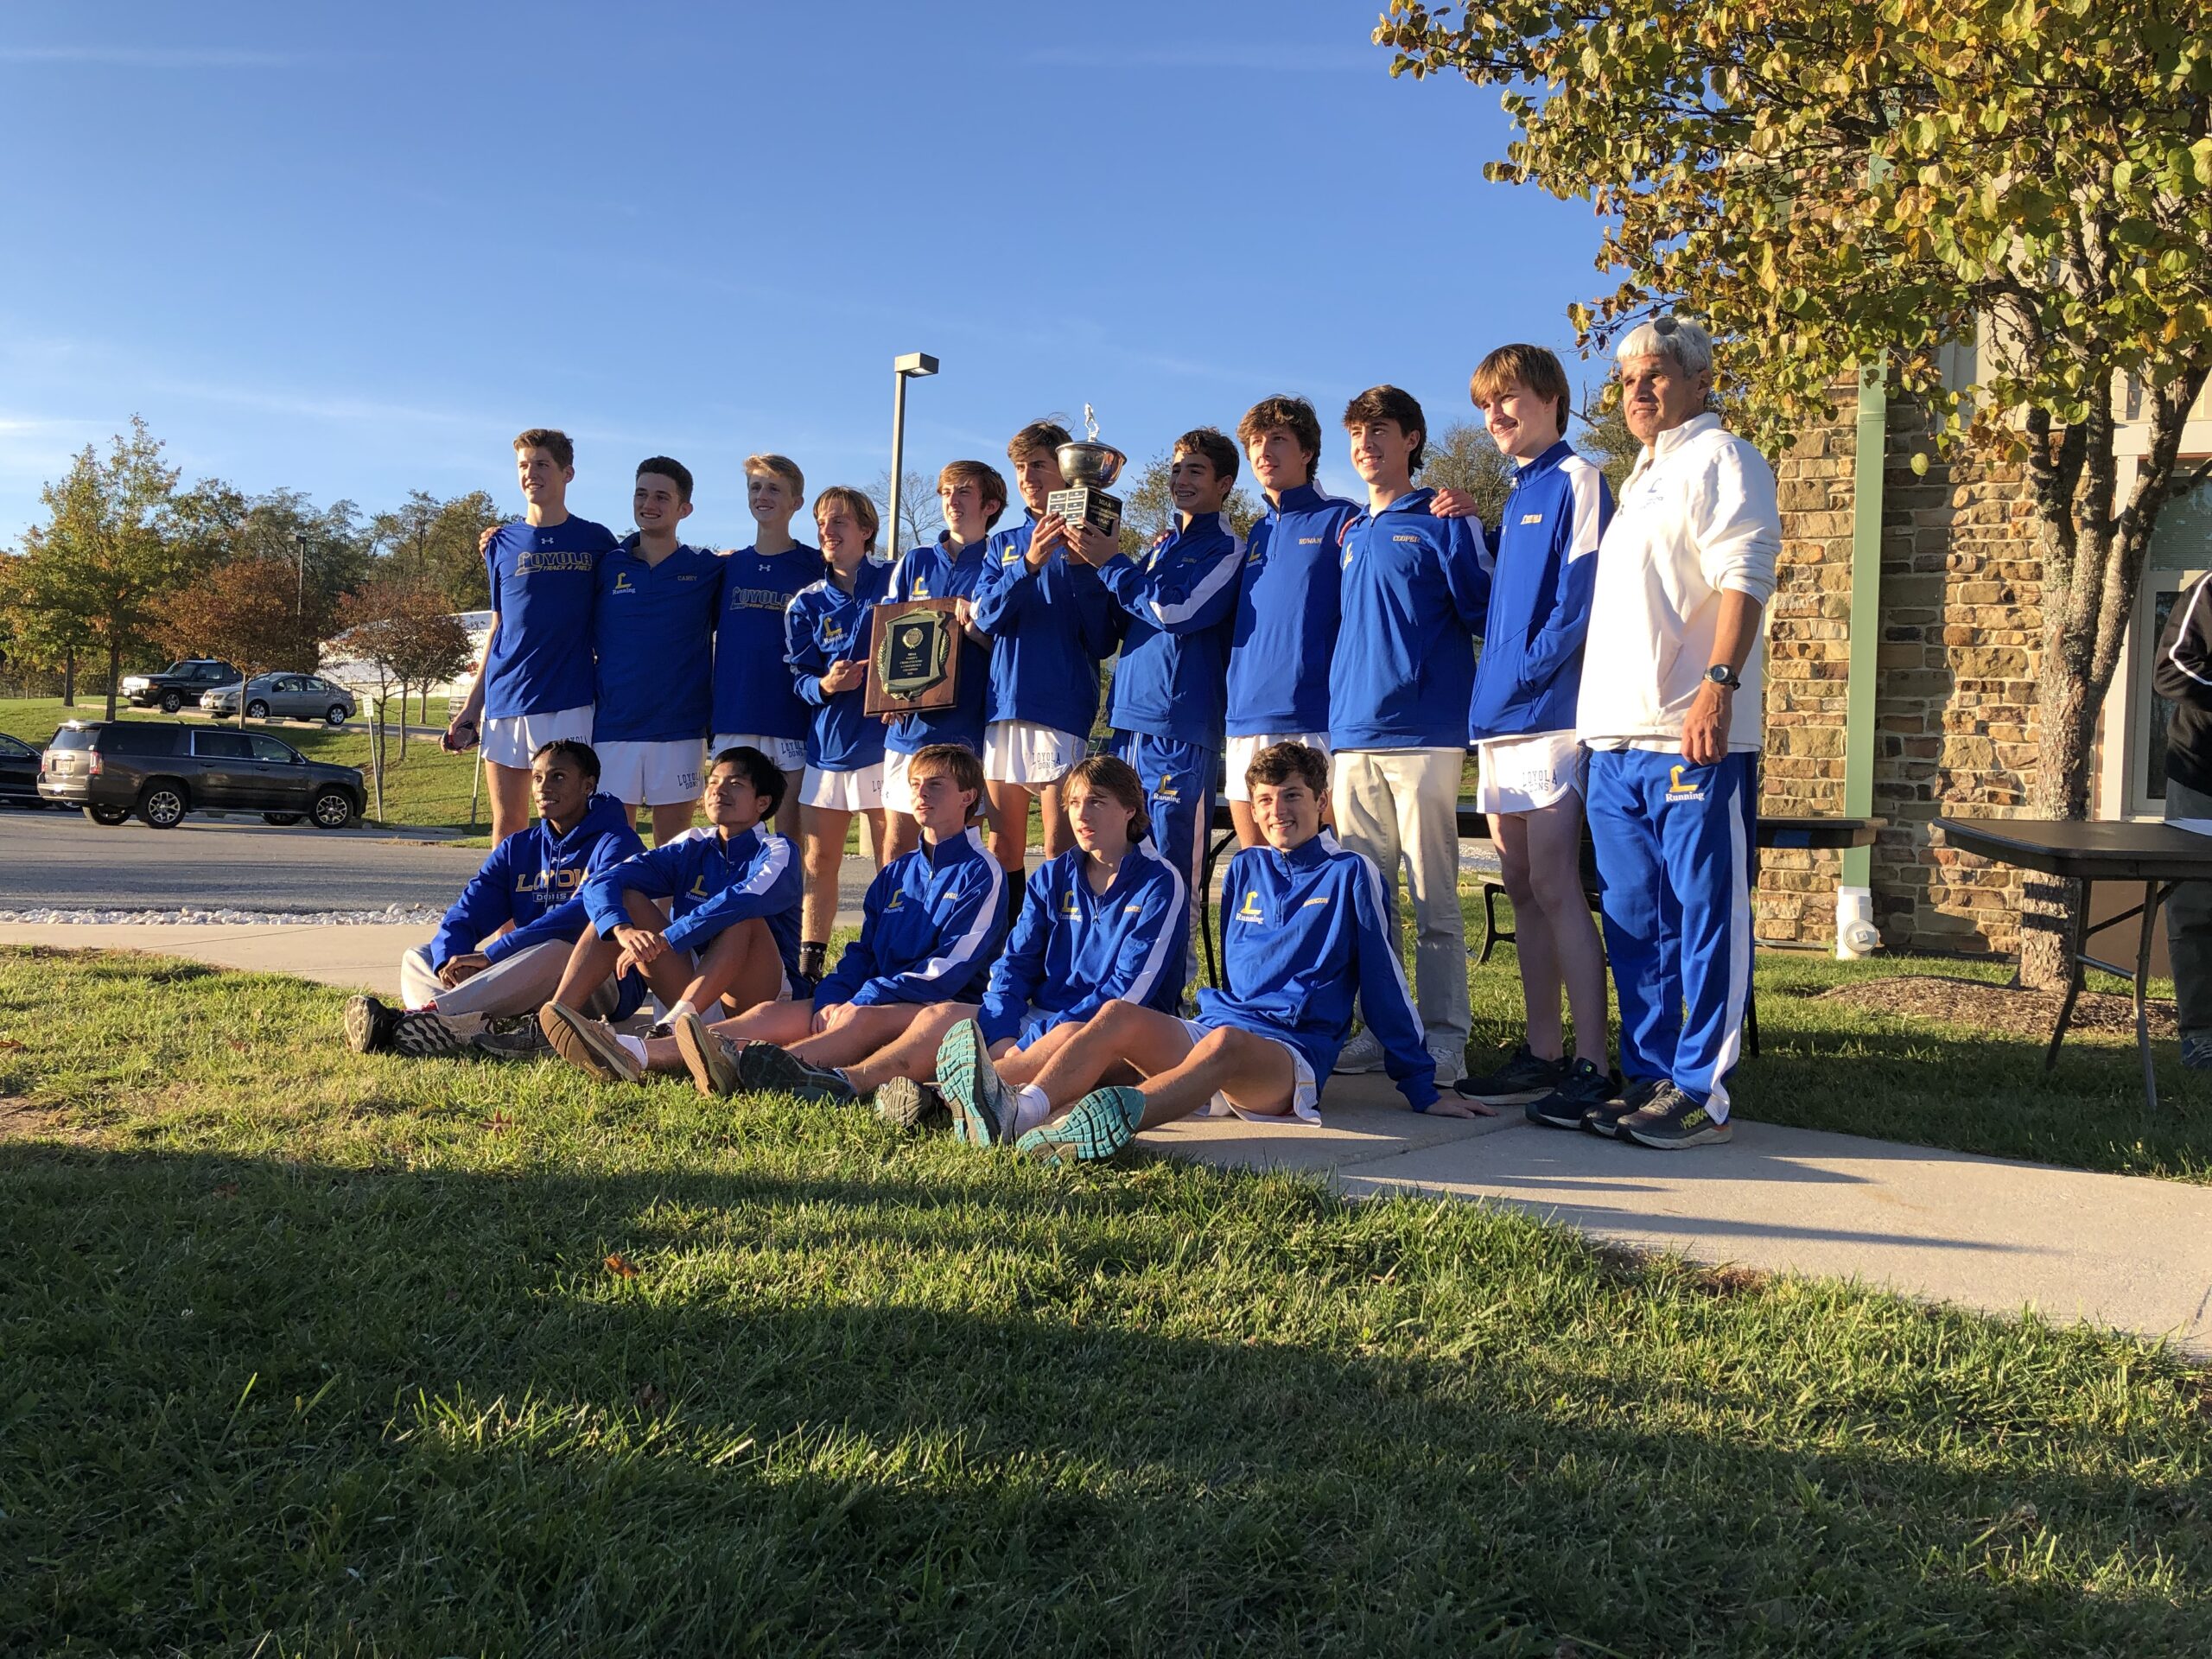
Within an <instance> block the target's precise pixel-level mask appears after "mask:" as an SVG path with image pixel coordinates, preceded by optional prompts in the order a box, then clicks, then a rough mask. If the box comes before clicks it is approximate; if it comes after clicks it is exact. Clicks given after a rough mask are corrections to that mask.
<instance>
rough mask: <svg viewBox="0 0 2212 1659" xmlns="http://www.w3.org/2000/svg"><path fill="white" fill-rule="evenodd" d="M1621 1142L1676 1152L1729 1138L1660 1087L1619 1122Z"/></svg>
mask: <svg viewBox="0 0 2212 1659" xmlns="http://www.w3.org/2000/svg"><path fill="white" fill-rule="evenodd" d="M1619 1134H1620V1137H1621V1139H1622V1140H1624V1141H1635V1142H1637V1144H1638V1145H1639V1146H1646V1147H1658V1148H1659V1149H1660V1150H1661V1151H1662V1152H1679V1151H1681V1149H1682V1148H1683V1147H1709V1146H1713V1145H1717V1144H1718V1143H1719V1142H1721V1141H1726V1140H1727V1139H1728V1138H1729V1134H1730V1131H1729V1128H1728V1126H1727V1125H1726V1123H1722V1122H1716V1121H1715V1120H1714V1118H1713V1114H1712V1113H1710V1112H1708V1111H1707V1110H1706V1109H1705V1108H1704V1107H1702V1106H1700V1105H1699V1104H1698V1103H1696V1102H1695V1101H1694V1100H1692V1099H1691V1098H1690V1097H1689V1096H1688V1095H1686V1094H1684V1093H1683V1092H1682V1091H1681V1090H1679V1089H1677V1088H1675V1085H1674V1084H1671V1083H1662V1084H1660V1085H1659V1087H1658V1088H1657V1089H1656V1090H1653V1092H1652V1096H1651V1098H1650V1100H1649V1102H1647V1103H1645V1104H1644V1105H1643V1107H1642V1108H1640V1109H1638V1110H1636V1111H1633V1112H1630V1114H1629V1115H1628V1116H1626V1117H1624V1118H1623V1119H1621V1126H1620V1130H1619Z"/></svg>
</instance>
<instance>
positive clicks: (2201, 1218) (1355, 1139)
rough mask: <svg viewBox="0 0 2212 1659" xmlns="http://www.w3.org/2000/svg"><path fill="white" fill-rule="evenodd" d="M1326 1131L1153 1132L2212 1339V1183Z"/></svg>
mask: <svg viewBox="0 0 2212 1659" xmlns="http://www.w3.org/2000/svg"><path fill="white" fill-rule="evenodd" d="M422 937H423V930H422V929H420V928H412V927H378V926H360V927H163V926H113V927H100V926H81V927H72V926H58V927H40V926H17V925H8V926H0V944H34V943H35V944H49V945H60V946H64V947H70V946H74V947H78V948H100V949H111V950H113V949H124V950H152V951H157V952H161V953H163V954H167V955H171V956H182V957H193V958H194V959H196V960H200V961H203V962H209V963H218V964H219V965H221V966H224V967H231V968H246V969H256V970H258V971H263V972H270V973H290V974H297V975H300V976H302V977H305V978H308V979H316V980H321V981H324V982H327V983H330V984H334V985H347V986H359V987H360V988H364V989H368V990H376V991H380V992H382V993H384V994H385V995H393V994H396V992H397V978H398V962H399V954H400V952H401V950H404V949H405V948H406V947H407V946H408V945H410V944H415V943H416V942H417V941H419V940H420V939H421V938H422ZM1321 1112H1322V1116H1323V1119H1324V1120H1325V1121H1324V1122H1323V1123H1322V1124H1321V1125H1320V1126H1319V1127H1318V1128H1308V1127H1294V1126H1290V1125H1276V1124H1255V1123H1246V1122H1238V1121H1234V1120H1211V1119H1208V1120H1198V1121H1192V1122H1183V1123H1178V1124H1173V1125H1171V1126H1170V1127H1168V1128H1165V1129H1160V1130H1156V1131H1154V1133H1152V1134H1149V1135H1145V1136H1144V1137H1143V1141H1144V1143H1145V1144H1146V1145H1147V1146H1149V1147H1155V1148H1157V1149H1158V1150H1160V1151H1163V1152H1167V1153H1172V1154H1175V1155H1177V1156H1180V1157H1188V1158H1195V1159H1197V1160H1200V1161H1202V1162H1205V1163H1209V1164H1214V1165H1217V1166H1224V1167H1236V1168H1249V1169H1285V1170H1294V1171H1298V1172H1300V1173H1307V1174H1312V1175H1315V1176H1319V1177H1320V1178H1322V1179H1326V1180H1328V1181H1330V1182H1331V1183H1332V1185H1335V1186H1337V1187H1338V1189H1339V1190H1340V1191H1342V1192H1345V1193H1347V1194H1349V1195H1351V1196H1353V1197H1358V1198H1366V1197H1376V1196H1380V1195H1383V1194H1391V1193H1405V1192H1421V1193H1429V1194H1434V1195H1437V1196H1440V1197H1448V1198H1464V1199H1473V1200H1477V1201H1481V1202H1491V1203H1499V1204H1510V1205H1516V1206H1518V1207H1520V1208H1522V1209H1526V1210H1529V1211H1535V1212H1536V1213H1537V1214H1540V1215H1543V1216H1546V1217H1551V1218H1553V1219H1555V1220H1559V1221H1563V1222H1567V1223H1569V1224H1573V1225H1574V1226H1577V1227H1580V1228H1582V1229H1584V1230H1586V1231H1588V1232H1591V1233H1593V1234H1595V1235H1597V1236H1601V1237H1605V1238H1608V1239H1614V1240H1618V1241H1620V1242H1623V1243H1629V1244H1633V1245H1637V1246H1639V1247H1642V1248H1647V1249H1669V1250H1679V1251H1680V1252H1681V1253H1682V1254H1683V1255H1687V1256H1689V1257H1692V1258H1693V1259H1694V1260H1697V1261H1700V1262H1713V1263H1724V1262H1725V1263H1737V1264H1740V1265H1742V1266H1745V1267H1749V1268H1758V1269H1760V1270H1762V1271H1764V1272H1770V1273H1797V1274H1820V1275H1832V1276H1835V1277H1840V1278H1850V1279H1856V1280H1859V1281H1862V1282H1865V1283H1867V1284H1870V1285H1878V1286H1882V1287H1887V1288H1890V1289H1892V1290H1896V1291H1899V1292H1902V1293H1904V1294H1908V1295H1911V1296H1916V1297H1920V1298H1923V1299H1924V1300H1932V1301H1942V1302H1951V1303H1955V1304H1958V1305H1960V1306H1966V1307H1973V1308H1979V1309H1982V1310H1985V1311H1986V1312H1990V1313H2001V1314H2016V1313H2019V1312H2020V1311H2021V1310H2022V1309H2024V1308H2033V1309H2035V1310H2036V1311H2037V1313H2040V1314H2041V1315H2042V1316H2043V1317H2044V1318H2045V1319H2050V1320H2053V1321H2055V1322H2058V1323H2062V1324H2063V1323H2072V1322H2075V1321H2088V1322H2090V1323H2094V1324H2097V1325H2112V1326H2116V1327H2118V1328H2120V1329H2122V1330H2126V1331H2133V1332H2139V1333H2140V1334H2141V1335H2144V1336H2148V1337H2154V1338H2166V1339H2169V1340H2171V1341H2172V1342H2173V1343H2174V1344H2176V1345H2177V1346H2178V1347H2180V1348H2183V1349H2184V1350H2187V1351H2192V1352H2196V1353H2212V1187H2205V1186H2194V1185H2186V1184H2183V1183H2182V1182H2178V1181H2160V1180H2152V1179H2145V1178H2140V1177H2132V1176H2125V1175H2095V1174H2088V1173H2083V1172H2082V1171H2079V1170H2069V1169H2056V1168H2053V1167H2050V1166H2047V1165H2041V1164H2024V1163H2015V1162H2012V1161H2010V1160H2005V1159H2000V1158H1982V1157H1975V1156H1972V1155H1970V1154H1964V1153H1955V1152H1939V1151H1934V1150H1930V1149H1929V1148H1927V1147H1909V1146H1902V1145H1898V1144H1896V1143H1893V1142H1891V1141H1871V1140H1865V1139H1861V1138H1859V1137H1858V1136H1856V1135H1828V1134H1823V1133H1820V1132H1817V1131H1814V1130H1808V1129H1789V1128H1778V1127H1776V1126H1774V1125H1770V1124H1764V1123H1758V1122H1742V1121H1740V1120H1739V1121H1738V1125H1737V1128H1736V1138H1735V1140H1734V1141H1732V1142H1731V1143H1730V1144H1729V1145H1727V1146H1725V1147H1700V1148H1699V1149H1697V1150H1695V1151H1693V1152H1685V1153H1661V1152H1651V1151H1647V1150H1644V1149H1643V1148H1640V1147H1630V1146H1624V1145H1622V1144H1620V1143H1618V1142H1613V1141H1599V1140H1598V1139H1597V1138H1596V1137H1595V1136H1592V1135H1577V1134H1567V1133H1560V1132H1557V1131H1554V1130H1548V1129H1539V1128H1531V1127H1529V1125H1528V1124H1527V1123H1526V1122H1524V1121H1523V1120H1522V1117H1521V1116H1520V1115H1519V1113H1518V1111H1517V1110H1516V1111H1511V1112H1509V1114H1508V1115H1507V1116H1502V1117H1497V1118H1478V1119H1473V1120H1467V1119H1455V1118H1439V1117H1427V1116H1416V1115H1414V1114H1413V1113H1410V1112H1408V1111H1407V1110H1406V1109H1405V1107H1404V1105H1403V1103H1402V1102H1401V1101H1400V1100H1399V1098H1398V1096H1397V1095H1396V1094H1395V1091H1393V1090H1391V1089H1390V1087H1389V1084H1388V1082H1387V1080H1385V1079H1384V1078H1383V1077H1334V1078H1332V1079H1330V1080H1329V1082H1328V1083H1327V1084H1326V1086H1325V1088H1324V1090H1323V1091H1322V1096H1321Z"/></svg>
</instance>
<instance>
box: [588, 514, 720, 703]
mask: <svg viewBox="0 0 2212 1659" xmlns="http://www.w3.org/2000/svg"><path fill="white" fill-rule="evenodd" d="M721 602H722V558H721V555H720V554H719V553H715V552H713V551H711V550H709V549H707V548H703V547H687V546H683V545H681V544H679V545H678V546H677V550H676V551H674V552H673V553H671V554H670V555H669V556H667V557H666V558H664V559H663V560H662V561H661V562H660V563H658V564H648V563H645V557H644V556H643V555H641V554H640V553H639V551H638V537H636V536H634V535H632V536H626V537H623V539H622V541H621V543H620V544H619V545H617V546H616V547H614V548H613V550H610V551H609V552H607V554H606V555H605V556H602V557H601V560H600V562H599V608H598V613H597V615H596V617H595V619H594V622H593V624H592V639H593V642H594V645H595V647H596V649H597V651H598V652H599V681H598V684H599V706H598V707H597V708H596V709H594V710H593V712H592V719H591V738H592V741H593V742H594V743H668V742H673V741H677V740H679V739H683V738H692V739H697V738H702V737H704V736H706V735H707V717H708V716H709V715H710V714H712V713H713V712H714V704H715V614H716V613H718V612H719V611H720V610H721Z"/></svg>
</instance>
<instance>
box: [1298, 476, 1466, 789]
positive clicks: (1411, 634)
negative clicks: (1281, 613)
mask: <svg viewBox="0 0 2212 1659" xmlns="http://www.w3.org/2000/svg"><path fill="white" fill-rule="evenodd" d="M1435 493H1436V492H1435V491H1433V490H1414V491H1412V492H1410V493H1408V494H1405V495H1402V496H1400V497H1399V498H1398V499H1396V500H1395V501H1394V502H1392V503H1391V504H1390V505H1389V506H1387V507H1385V508H1383V511H1382V512H1363V513H1361V514H1360V515H1359V516H1358V517H1357V518H1354V519H1353V520H1352V521H1351V524H1349V525H1347V526H1346V527H1345V530H1344V559H1343V570H1344V574H1343V583H1344V626H1343V628H1342V629H1341V630H1340V631H1339V632H1338V635H1337V648H1336V651H1335V652H1334V653H1333V654H1332V656H1331V658H1330V659H1329V743H1330V747H1332V748H1338V749H1463V748H1465V747H1466V746H1467V703H1468V700H1469V698H1470V697H1471V696H1472V695H1473V693H1474V689H1475V646H1474V636H1476V635H1478V634H1479V633H1480V632H1482V626H1483V617H1484V613H1485V612H1486V611H1487V610H1488V608H1489V607H1490V583H1491V555H1490V547H1489V543H1487V542H1485V541H1484V537H1483V527H1482V525H1481V524H1480V523H1479V522H1478V520H1476V519H1473V518H1437V517H1435V516H1434V515H1433V514H1432V513H1431V512H1429V510H1428V504H1429V499H1430V498H1431V497H1433V495H1434V494H1435Z"/></svg>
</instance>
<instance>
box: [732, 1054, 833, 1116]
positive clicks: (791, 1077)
mask: <svg viewBox="0 0 2212 1659" xmlns="http://www.w3.org/2000/svg"><path fill="white" fill-rule="evenodd" d="M736 1064H737V1083H738V1087H740V1088H741V1089H744V1090H748V1091H750V1092H752V1093H753V1094H776V1095H797V1096H798V1097H799V1098H800V1099H801V1100H810V1101H816V1102H819V1103H824V1104H827V1105H831V1106H849V1105H850V1104H852V1103H853V1102H855V1101H856V1100H858V1099H859V1098H860V1096H859V1095H857V1094H856V1093H855V1092H854V1090H853V1085H852V1084H849V1083H847V1082H846V1081H845V1080H844V1078H843V1077H840V1076H839V1075H838V1074H837V1073H836V1072H835V1071H831V1070H830V1069H829V1067H828V1066H826V1065H810V1064H808V1063H807V1062H806V1061H804V1060H802V1059H801V1058H799V1057H798V1055H796V1054H794V1053H792V1052H791V1050H789V1049H787V1048H779V1047H777V1046H776V1045H775V1044H773V1043H747V1044H746V1046H744V1047H743V1048H741V1049H739V1050H738V1051H737V1063H736Z"/></svg>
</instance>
